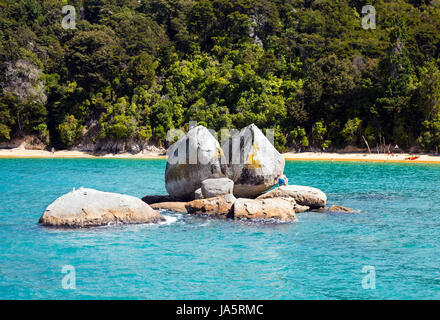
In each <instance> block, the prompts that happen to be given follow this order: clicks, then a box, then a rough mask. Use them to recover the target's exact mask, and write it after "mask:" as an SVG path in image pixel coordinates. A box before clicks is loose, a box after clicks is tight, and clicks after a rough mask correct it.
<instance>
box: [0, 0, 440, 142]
mask: <svg viewBox="0 0 440 320" xmlns="http://www.w3.org/2000/svg"><path fill="white" fill-rule="evenodd" d="M66 4H69V5H73V6H74V7H75V8H77V16H78V21H77V23H76V29H67V30H65V29H63V28H62V26H61V21H62V19H63V16H64V15H63V14H62V12H61V9H62V7H63V5H66ZM368 4H371V5H373V6H374V7H375V9H376V13H377V20H376V25H377V28H376V29H375V30H364V29H363V28H362V26H361V19H362V16H363V15H362V13H361V9H362V6H364V5H368ZM0 6H2V8H1V11H0V25H1V27H0V60H1V66H2V67H1V73H0V78H1V83H2V90H1V95H0V141H6V140H10V139H14V138H16V137H20V136H23V135H27V134H34V135H37V136H38V137H39V138H40V139H41V140H42V141H43V142H44V143H45V144H46V145H48V146H55V147H56V148H69V147H73V146H76V145H78V144H79V143H80V142H81V141H82V142H83V143H84V141H89V142H90V143H95V142H97V141H141V142H150V143H155V144H166V141H165V137H166V132H167V131H168V130H169V129H171V128H185V127H187V126H188V125H187V123H188V122H189V121H190V120H196V121H198V122H199V123H200V124H203V125H205V126H208V127H210V128H212V129H215V130H220V129H221V128H233V127H238V128H239V127H243V126H246V125H248V124H250V123H255V124H256V125H258V126H259V127H260V128H276V135H275V138H276V144H277V147H278V148H279V149H280V150H287V149H288V148H291V147H293V148H295V149H297V150H298V149H303V150H304V149H306V148H315V149H321V148H329V147H334V148H342V147H344V146H346V145H353V146H365V145H366V144H365V142H368V144H369V145H370V146H371V148H373V147H375V146H376V145H379V144H382V145H385V144H389V143H390V144H391V143H392V144H393V145H394V144H398V145H399V146H400V147H402V148H406V149H407V148H409V147H411V146H418V147H420V148H421V149H423V150H426V151H429V150H436V148H438V147H439V146H440V110H439V101H440V71H439V67H440V59H439V58H440V56H439V55H440V32H439V30H440V2H439V1H437V0H435V1H429V0H428V1H423V0H408V1H403V0H397V1H385V0H377V1H374V0H371V1H363V0H357V1H355V0H354V1H350V0H316V1H313V0H141V1H138V0H125V1H122V0H69V1H67V0H1V2H0Z"/></svg>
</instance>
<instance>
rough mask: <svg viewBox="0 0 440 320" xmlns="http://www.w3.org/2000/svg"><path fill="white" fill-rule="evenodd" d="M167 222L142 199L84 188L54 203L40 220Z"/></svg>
mask: <svg viewBox="0 0 440 320" xmlns="http://www.w3.org/2000/svg"><path fill="white" fill-rule="evenodd" d="M161 221H165V218H164V217H162V216H161V215H160V213H159V212H157V211H155V210H153V209H152V208H151V207H150V206H149V205H148V204H146V203H145V202H143V201H142V200H141V199H138V198H135V197H132V196H128V195H122V194H117V193H110V192H102V191H97V190H94V189H86V188H80V189H78V190H73V191H71V192H69V193H67V194H65V195H63V196H61V197H60V198H58V199H56V200H55V201H54V202H53V203H52V204H50V205H49V206H48V207H47V208H46V210H45V211H44V213H43V215H42V216H41V218H40V220H39V223H40V224H42V225H44V226H54V227H71V228H78V227H93V226H102V225H107V224H110V223H158V222H161Z"/></svg>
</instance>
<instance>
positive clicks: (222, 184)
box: [201, 178, 234, 199]
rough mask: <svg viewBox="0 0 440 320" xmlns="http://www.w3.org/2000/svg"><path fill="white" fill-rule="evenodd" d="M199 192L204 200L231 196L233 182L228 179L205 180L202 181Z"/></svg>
mask: <svg viewBox="0 0 440 320" xmlns="http://www.w3.org/2000/svg"><path fill="white" fill-rule="evenodd" d="M201 190H202V195H203V198H204V199H208V198H214V197H218V196H223V195H225V194H232V191H233V190H234V181H232V180H231V179H228V178H217V179H206V180H203V181H202V187H201Z"/></svg>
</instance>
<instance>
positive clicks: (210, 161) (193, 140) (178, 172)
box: [165, 126, 227, 200]
mask: <svg viewBox="0 0 440 320" xmlns="http://www.w3.org/2000/svg"><path fill="white" fill-rule="evenodd" d="M167 155H168V160H167V167H166V171H165V187H166V189H167V191H168V193H169V194H170V195H171V196H174V197H177V198H180V199H182V200H192V199H194V191H196V190H197V189H198V188H200V187H201V184H202V181H203V180H206V179H209V178H222V177H226V174H227V166H226V164H225V161H224V159H223V160H222V157H223V152H222V150H221V148H220V145H219V143H218V141H217V139H216V138H215V137H214V136H213V135H212V134H211V133H210V132H209V131H208V129H206V128H205V127H203V126H197V127H194V128H192V129H191V130H189V131H188V133H187V134H186V135H184V136H182V137H181V138H180V139H179V140H178V141H177V142H176V143H174V144H173V145H171V147H170V148H169V149H168V152H167Z"/></svg>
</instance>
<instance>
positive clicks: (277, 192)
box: [257, 185, 327, 209]
mask: <svg viewBox="0 0 440 320" xmlns="http://www.w3.org/2000/svg"><path fill="white" fill-rule="evenodd" d="M271 198H293V199H295V201H296V203H297V204H299V205H301V206H307V207H310V208H311V209H320V208H323V207H325V204H326V202H327V196H326V195H325V193H324V192H322V191H321V190H319V189H317V188H312V187H306V186H297V185H288V186H281V187H278V188H275V189H273V190H270V191H268V192H266V193H264V194H262V195H261V196H259V197H258V198H257V199H271Z"/></svg>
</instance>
